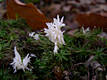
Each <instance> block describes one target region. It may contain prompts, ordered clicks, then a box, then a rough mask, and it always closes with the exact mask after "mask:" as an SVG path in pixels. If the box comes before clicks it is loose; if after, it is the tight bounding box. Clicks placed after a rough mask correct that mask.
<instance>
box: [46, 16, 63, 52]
mask: <svg viewBox="0 0 107 80" xmlns="http://www.w3.org/2000/svg"><path fill="white" fill-rule="evenodd" d="M63 19H64V17H62V18H61V20H60V18H59V15H57V18H53V22H51V23H46V25H47V26H48V29H47V28H45V29H44V32H45V33H46V36H47V37H48V38H49V40H50V41H51V42H53V43H54V45H55V46H54V50H53V51H54V53H58V49H59V48H58V47H59V46H60V45H65V41H64V38H63V33H64V32H63V31H61V28H62V27H63V26H65V24H64V23H63Z"/></svg>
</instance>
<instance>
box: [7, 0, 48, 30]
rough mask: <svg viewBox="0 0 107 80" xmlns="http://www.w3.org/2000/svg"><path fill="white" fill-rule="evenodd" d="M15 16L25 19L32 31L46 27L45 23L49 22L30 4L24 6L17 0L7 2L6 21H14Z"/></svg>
mask: <svg viewBox="0 0 107 80" xmlns="http://www.w3.org/2000/svg"><path fill="white" fill-rule="evenodd" d="M16 15H18V16H19V17H21V18H23V19H25V20H26V22H27V23H28V25H29V26H31V28H32V29H33V30H38V29H43V28H45V27H47V26H46V22H48V21H49V20H48V19H47V18H46V17H45V15H44V14H43V13H42V12H41V11H40V10H39V9H37V8H36V7H35V6H34V5H33V4H32V3H29V4H24V3H21V2H20V1H19V0H7V16H8V19H16V18H17V16H16Z"/></svg>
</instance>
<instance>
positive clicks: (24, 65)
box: [10, 46, 35, 73]
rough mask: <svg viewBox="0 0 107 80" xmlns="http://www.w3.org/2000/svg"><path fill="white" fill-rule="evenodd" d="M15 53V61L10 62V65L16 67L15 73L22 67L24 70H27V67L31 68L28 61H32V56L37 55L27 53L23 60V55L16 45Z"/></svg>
mask: <svg viewBox="0 0 107 80" xmlns="http://www.w3.org/2000/svg"><path fill="white" fill-rule="evenodd" d="M14 54H15V57H14V58H13V62H12V63H10V65H12V67H13V69H14V73H15V72H17V70H20V69H22V70H23V71H25V69H27V70H31V69H29V68H28V67H27V66H28V63H30V58H31V57H35V56H34V54H32V55H33V56H32V55H31V56H30V55H29V54H27V56H26V57H25V58H24V59H23V61H22V60H21V56H20V54H19V53H18V51H17V49H16V46H15V47H14Z"/></svg>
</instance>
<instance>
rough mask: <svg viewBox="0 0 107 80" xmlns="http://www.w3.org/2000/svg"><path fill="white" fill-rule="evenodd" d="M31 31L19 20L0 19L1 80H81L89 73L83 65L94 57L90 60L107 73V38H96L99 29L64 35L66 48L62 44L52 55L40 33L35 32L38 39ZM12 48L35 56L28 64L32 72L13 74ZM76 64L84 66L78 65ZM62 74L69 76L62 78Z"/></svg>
mask: <svg viewBox="0 0 107 80" xmlns="http://www.w3.org/2000/svg"><path fill="white" fill-rule="evenodd" d="M30 32H32V31H31V29H30V28H29V27H28V25H27V24H26V22H25V21H24V20H22V19H18V20H0V78H1V80H58V77H60V79H62V80H65V79H64V78H65V76H68V77H69V79H70V80H82V77H83V76H86V77H87V76H88V72H89V70H88V69H87V68H86V66H85V65H86V64H85V63H86V62H87V61H88V59H89V58H90V57H91V56H94V59H93V60H94V61H97V62H98V63H99V64H101V66H102V67H103V68H104V69H105V71H106V67H107V62H106V61H107V39H105V38H100V37H98V34H100V33H101V32H102V31H101V30H100V29H95V30H91V31H89V32H87V33H86V34H83V32H82V30H81V29H80V30H77V31H76V32H75V33H74V34H73V36H70V35H68V34H67V33H64V40H65V43H66V45H62V46H61V47H60V48H59V51H58V54H55V55H54V53H53V48H54V44H53V43H52V42H51V41H49V39H48V38H47V37H45V36H44V33H43V32H38V33H39V34H40V39H39V40H34V39H33V38H31V37H29V35H28V34H29V33H30ZM14 46H17V50H18V52H19V53H20V55H21V56H22V57H25V56H26V55H27V54H28V53H30V54H31V53H33V54H35V55H36V58H32V59H31V63H30V65H29V67H31V66H33V70H32V71H31V72H30V71H25V72H23V71H22V70H19V71H17V73H13V68H12V66H10V63H11V62H12V60H13V58H14V51H13V49H14ZM79 63H83V64H81V65H78V64H79ZM84 64H85V65H84ZM58 70H59V72H57V71H58ZM65 71H66V72H68V73H69V75H65V74H64V72H65ZM93 73H94V72H93ZM105 74H106V72H105ZM60 79H59V80H60Z"/></svg>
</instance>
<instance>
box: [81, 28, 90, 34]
mask: <svg viewBox="0 0 107 80" xmlns="http://www.w3.org/2000/svg"><path fill="white" fill-rule="evenodd" d="M82 31H83V33H84V34H86V33H87V32H89V31H90V28H89V27H88V28H87V29H84V27H82Z"/></svg>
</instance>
